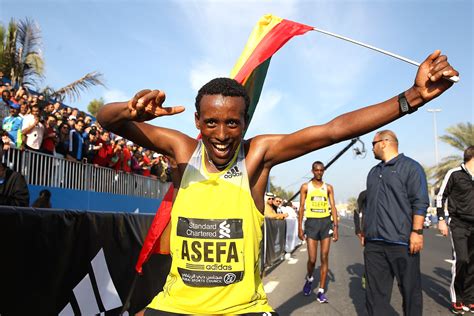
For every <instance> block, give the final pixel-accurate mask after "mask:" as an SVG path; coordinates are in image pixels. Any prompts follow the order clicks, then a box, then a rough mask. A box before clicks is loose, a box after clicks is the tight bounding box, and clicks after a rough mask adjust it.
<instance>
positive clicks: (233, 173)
mask: <svg viewBox="0 0 474 316" xmlns="http://www.w3.org/2000/svg"><path fill="white" fill-rule="evenodd" d="M241 175H242V171H240V170H239V168H238V167H237V166H234V167H232V168H231V169H230V170H229V171H227V172H226V174H225V175H224V178H226V179H230V178H235V177H240V176H241Z"/></svg>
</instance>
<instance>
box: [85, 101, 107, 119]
mask: <svg viewBox="0 0 474 316" xmlns="http://www.w3.org/2000/svg"><path fill="white" fill-rule="evenodd" d="M103 106H104V98H100V99H94V100H92V101H91V102H90V103H89V105H88V106H87V111H89V113H90V114H92V115H93V116H97V112H99V109H100V108H101V107H103Z"/></svg>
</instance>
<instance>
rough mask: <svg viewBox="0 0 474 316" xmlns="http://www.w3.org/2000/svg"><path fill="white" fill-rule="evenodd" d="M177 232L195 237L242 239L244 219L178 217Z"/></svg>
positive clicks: (183, 235) (186, 236) (181, 235)
mask: <svg viewBox="0 0 474 316" xmlns="http://www.w3.org/2000/svg"><path fill="white" fill-rule="evenodd" d="M177 234H178V236H180V237H185V238H193V239H240V238H243V237H244V235H243V232H242V219H238V218H228V219H200V218H184V217H180V218H179V219H178V227H177Z"/></svg>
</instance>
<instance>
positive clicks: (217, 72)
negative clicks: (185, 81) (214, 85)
mask: <svg viewBox="0 0 474 316" xmlns="http://www.w3.org/2000/svg"><path fill="white" fill-rule="evenodd" d="M227 76H228V71H225V70H223V69H219V67H218V66H216V65H214V64H211V63H209V62H205V61H203V62H201V63H198V64H196V65H194V66H193V68H192V69H191V71H190V74H189V77H190V78H189V80H190V81H191V87H192V89H193V91H198V90H199V89H200V88H201V87H202V86H203V85H204V84H206V83H207V82H208V81H209V80H211V79H214V78H217V77H227Z"/></svg>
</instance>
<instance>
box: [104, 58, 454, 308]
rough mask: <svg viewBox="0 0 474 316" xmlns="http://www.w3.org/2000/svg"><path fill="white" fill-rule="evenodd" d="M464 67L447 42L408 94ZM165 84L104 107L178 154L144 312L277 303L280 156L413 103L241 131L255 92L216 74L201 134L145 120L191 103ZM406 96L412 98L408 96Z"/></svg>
mask: <svg viewBox="0 0 474 316" xmlns="http://www.w3.org/2000/svg"><path fill="white" fill-rule="evenodd" d="M454 75H458V72H457V71H456V70H455V69H453V68H452V67H451V65H450V64H449V63H448V61H447V57H446V56H442V55H441V53H440V51H436V52H434V53H433V54H431V55H430V56H429V57H428V58H427V59H426V60H425V61H424V62H423V63H422V64H421V65H420V67H419V69H418V72H417V75H416V79H415V82H414V84H413V86H412V87H411V88H409V89H408V90H406V91H405V92H404V93H403V94H402V96H403V97H404V98H406V100H407V101H408V104H409V109H411V110H415V109H417V108H418V107H420V106H422V105H424V104H425V103H426V102H428V101H430V100H432V99H434V98H436V97H438V96H439V95H440V94H441V93H443V92H444V91H445V90H447V89H448V88H449V87H451V85H452V82H450V81H448V80H445V79H443V76H444V77H450V76H454ZM164 102H165V93H164V92H163V91H159V90H142V91H140V92H138V93H137V94H136V95H135V96H134V97H133V98H132V99H131V100H130V101H128V102H117V103H111V104H108V105H106V106H104V107H103V108H101V110H100V112H99V114H98V117H97V118H98V120H99V122H100V124H101V125H102V126H103V127H104V128H105V129H107V130H110V131H112V132H114V133H116V134H119V135H121V136H123V137H125V138H127V139H129V140H131V141H133V142H134V143H136V144H139V145H141V146H143V147H145V148H148V149H151V150H154V151H156V152H159V153H162V154H164V155H166V156H168V157H170V158H172V159H174V160H175V161H176V163H177V169H176V172H177V177H178V179H179V180H180V187H179V192H178V194H177V196H176V199H175V202H174V205H173V210H172V214H171V224H170V225H171V236H170V247H171V248H170V251H171V255H172V258H173V261H172V266H171V270H170V273H169V275H168V279H167V281H166V284H165V286H164V288H163V291H162V292H160V293H159V294H158V295H157V296H156V297H155V299H154V300H153V301H152V303H151V304H150V305H149V307H148V308H147V310H146V312H145V315H173V314H170V313H174V314H178V315H179V314H251V313H257V312H259V313H260V314H261V313H263V312H267V313H268V312H271V311H272V309H271V307H270V306H269V305H268V302H267V298H266V295H265V293H264V291H263V285H262V281H261V279H260V273H259V271H258V266H259V265H258V264H257V263H258V260H259V254H260V249H259V248H260V241H261V239H262V233H261V229H260V228H261V225H262V223H263V215H262V213H263V209H264V201H263V198H264V193H265V189H266V187H267V182H268V176H269V174H270V170H271V168H272V167H273V166H275V165H277V164H280V163H283V162H285V161H289V160H291V159H295V158H297V157H300V156H302V155H304V154H307V153H309V152H312V151H314V150H316V149H319V148H323V147H326V146H329V145H332V144H335V143H337V142H340V141H343V140H347V139H351V138H354V137H356V136H359V135H363V134H365V133H368V132H370V131H372V130H374V129H376V128H379V127H380V126H383V125H385V124H387V123H389V122H391V121H394V120H396V119H398V118H400V117H401V116H403V115H405V114H406V113H407V111H406V109H407V108H406V107H404V106H403V107H400V104H399V101H398V98H397V97H396V96H395V97H392V98H390V99H389V100H387V101H384V102H381V103H379V104H376V105H373V106H369V107H365V108H362V109H359V110H356V111H353V112H350V113H347V114H344V115H341V116H339V117H337V118H335V119H333V120H332V121H330V122H328V123H326V124H324V125H319V126H311V127H308V128H305V129H302V130H300V131H297V132H295V133H292V134H287V135H284V134H274V135H260V136H256V137H253V138H251V139H248V140H243V139H242V138H243V132H244V131H245V128H246V127H247V124H248V113H247V112H248V107H249V97H248V95H247V93H246V91H245V89H244V88H243V87H242V86H241V85H239V84H238V83H237V82H236V81H234V80H231V79H226V78H219V79H214V80H212V81H210V82H209V83H207V84H206V85H204V86H203V87H202V88H201V89H200V90H199V93H198V95H197V97H196V103H195V106H196V113H195V124H196V128H197V129H198V130H199V131H200V132H201V139H200V140H197V139H195V138H193V137H190V136H187V135H185V134H183V133H181V132H180V131H177V130H173V129H169V128H164V127H158V126H154V125H150V124H147V123H145V121H149V120H152V119H154V118H156V117H162V116H167V115H174V114H178V113H180V112H183V111H184V107H182V106H176V107H164V106H163V103H164ZM403 104H405V103H403Z"/></svg>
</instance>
